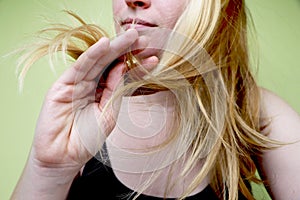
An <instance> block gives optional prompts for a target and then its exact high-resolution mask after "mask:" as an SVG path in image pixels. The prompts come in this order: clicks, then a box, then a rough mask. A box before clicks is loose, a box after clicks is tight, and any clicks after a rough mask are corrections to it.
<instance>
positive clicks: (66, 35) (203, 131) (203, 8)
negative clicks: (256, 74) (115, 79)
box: [19, 0, 276, 200]
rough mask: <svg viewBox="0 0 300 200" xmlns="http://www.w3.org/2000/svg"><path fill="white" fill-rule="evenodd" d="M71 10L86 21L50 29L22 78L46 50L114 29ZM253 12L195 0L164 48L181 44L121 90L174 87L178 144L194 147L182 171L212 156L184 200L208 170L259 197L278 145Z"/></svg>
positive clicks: (230, 187) (80, 43)
mask: <svg viewBox="0 0 300 200" xmlns="http://www.w3.org/2000/svg"><path fill="white" fill-rule="evenodd" d="M68 13H69V14H71V15H72V16H73V17H75V18H76V19H77V20H78V21H79V22H80V23H81V25H80V26H79V27H76V28H73V27H69V26H65V25H59V26H56V27H54V28H49V29H46V30H45V31H43V32H51V31H53V32H56V33H57V34H56V36H55V37H54V38H51V39H49V40H46V41H45V42H44V43H41V44H39V45H38V46H37V47H36V48H35V49H34V50H33V51H32V52H29V54H28V55H30V56H26V58H25V60H26V61H25V64H24V65H25V67H24V68H23V70H22V71H21V73H20V76H19V77H20V80H22V79H23V78H24V76H25V74H26V72H27V70H28V69H29V67H30V65H31V64H32V63H34V62H35V61H36V60H37V59H39V58H40V57H42V56H44V55H46V54H49V53H54V52H57V51H63V52H66V53H67V54H68V55H70V56H71V57H73V58H74V59H77V58H78V57H79V56H80V55H81V54H82V53H83V52H84V51H85V50H86V49H87V48H88V47H90V46H91V45H93V44H94V43H96V42H97V41H98V40H99V39H100V38H101V37H103V36H108V35H107V34H106V33H105V31H103V30H102V29H101V28H100V27H99V26H97V25H93V24H87V23H85V22H84V21H83V20H82V19H81V18H80V17H78V16H77V15H75V14H74V13H72V12H68ZM248 19H249V18H247V14H246V7H245V3H244V1H243V0H190V1H189V4H188V6H187V8H186V9H185V11H184V13H183V14H182V16H181V18H180V19H179V20H178V22H177V24H176V25H175V27H174V29H173V32H172V33H171V34H170V37H169V40H168V42H167V44H166V47H165V48H166V49H172V50H174V51H173V52H170V51H165V52H163V54H162V56H161V60H160V64H159V66H158V67H157V68H156V69H154V70H153V71H152V72H149V73H147V75H146V76H145V78H142V79H138V80H136V81H132V82H130V83H128V84H127V85H126V86H124V87H122V88H120V89H119V92H117V93H116V96H117V95H121V94H124V93H126V92H127V93H128V91H133V90H136V89H140V88H146V89H151V90H156V91H159V90H166V89H168V90H171V91H172V92H173V93H174V95H175V97H176V102H177V116H178V117H179V119H178V120H179V129H178V131H177V132H176V133H175V134H177V136H176V137H174V138H180V140H181V142H180V143H179V144H181V145H182V146H179V147H178V148H183V149H184V148H186V145H189V149H191V155H190V156H189V157H188V158H187V160H186V162H185V163H186V164H185V167H184V169H183V174H188V173H189V172H190V171H191V169H193V167H194V166H195V165H196V163H197V162H198V161H199V160H201V159H203V158H205V164H204V166H203V168H202V169H201V170H200V171H199V172H198V174H197V176H196V177H194V179H193V181H192V183H191V184H190V185H189V187H188V188H187V190H186V191H185V192H184V193H183V194H182V196H181V197H180V198H179V199H184V198H186V197H187V196H188V195H189V194H191V193H192V192H193V190H195V189H196V187H197V186H198V185H199V184H200V183H201V182H202V181H203V180H204V178H205V177H206V176H210V184H211V186H212V188H213V189H214V191H215V192H216V193H217V195H218V196H219V198H220V199H222V198H223V199H232V200H235V199H238V192H239V191H240V192H241V193H242V194H243V195H244V196H245V197H246V198H247V199H254V197H253V195H252V194H251V192H250V191H249V189H248V187H247V186H246V184H245V183H246V182H251V181H254V182H260V180H259V179H258V178H257V177H256V175H255V173H256V166H255V162H254V160H253V157H254V156H259V155H260V153H261V152H262V151H263V150H266V149H270V148H271V147H272V146H274V144H276V143H275V142H274V141H271V140H269V139H268V138H267V137H266V136H264V135H262V134H261V133H260V131H261V130H260V129H261V126H260V120H261V119H260V112H261V107H260V91H259V88H258V86H257V84H256V82H255V80H254V78H253V75H252V73H251V70H250V67H249V55H248V47H247V43H248V40H247V32H248V28H247V21H248ZM178 36H180V38H181V39H179V40H178ZM182 36H184V37H182ZM182 38H183V39H182ZM175 39H176V43H175V42H174V40H175ZM174 52H175V53H174ZM113 98H114V97H113ZM113 98H112V100H111V101H110V102H109V103H111V102H112V101H113ZM181 135H184V137H180V136H181ZM169 142H170V141H169Z"/></svg>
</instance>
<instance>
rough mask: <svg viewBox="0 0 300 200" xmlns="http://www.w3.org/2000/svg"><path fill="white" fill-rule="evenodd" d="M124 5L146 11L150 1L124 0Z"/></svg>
mask: <svg viewBox="0 0 300 200" xmlns="http://www.w3.org/2000/svg"><path fill="white" fill-rule="evenodd" d="M125 1H126V4H127V5H128V6H129V7H131V8H133V9H137V8H142V9H147V8H149V7H150V6H151V0H125Z"/></svg>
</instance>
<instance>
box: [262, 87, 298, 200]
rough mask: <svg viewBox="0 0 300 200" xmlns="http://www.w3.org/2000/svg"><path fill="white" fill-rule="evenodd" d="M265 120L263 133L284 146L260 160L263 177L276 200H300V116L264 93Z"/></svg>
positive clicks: (271, 94)
mask: <svg viewBox="0 0 300 200" xmlns="http://www.w3.org/2000/svg"><path fill="white" fill-rule="evenodd" d="M262 104H263V105H262V107H263V109H264V114H263V116H262V117H266V118H268V119H270V120H271V121H270V125H269V127H267V128H266V130H264V133H265V134H269V135H268V137H269V138H271V139H275V140H278V141H280V142H285V143H293V144H288V145H284V146H282V147H280V148H278V149H274V150H270V151H266V152H264V153H263V155H262V157H261V158H260V159H259V163H258V167H259V169H258V170H259V171H260V173H261V176H262V177H263V178H264V179H265V180H267V185H266V187H267V190H268V191H269V193H270V195H271V197H272V199H275V200H285V199H289V200H298V199H300V116H299V114H298V113H297V112H295V111H294V110H293V109H292V108H291V107H290V106H289V105H287V103H285V102H284V101H283V100H282V99H280V98H279V97H278V96H276V95H274V94H273V93H271V92H269V91H267V90H262Z"/></svg>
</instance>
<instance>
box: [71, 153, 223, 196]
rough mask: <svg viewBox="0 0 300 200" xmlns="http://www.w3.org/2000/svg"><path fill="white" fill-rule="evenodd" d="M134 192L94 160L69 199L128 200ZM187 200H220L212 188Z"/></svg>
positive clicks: (75, 185)
mask: <svg viewBox="0 0 300 200" xmlns="http://www.w3.org/2000/svg"><path fill="white" fill-rule="evenodd" d="M132 192H133V191H132V190H131V189H129V188H127V187H126V186H125V185H123V184H122V183H121V182H120V181H119V180H118V178H117V177H116V176H115V174H114V172H113V170H112V169H111V168H110V167H108V166H106V165H104V164H102V162H100V161H98V160H97V159H95V158H93V159H91V160H90V161H89V162H88V163H87V164H86V166H85V168H84V170H83V173H82V175H81V176H78V177H76V178H75V180H74V182H73V184H72V186H71V189H70V192H69V195H68V198H67V199H68V200H74V199H97V200H99V199H100V200H117V199H118V200H119V199H124V200H127V199H128V197H129V195H131V194H132ZM132 197H134V195H133V196H131V198H129V199H132ZM138 199H139V200H160V199H162V198H158V197H153V196H147V195H143V194H142V195H140V196H139V197H138ZM186 199H187V200H196V199H197V200H198V199H209V200H218V198H217V195H216V194H215V193H214V191H213V190H212V188H211V187H210V186H207V187H206V188H205V189H204V190H203V191H201V192H200V193H197V194H195V195H193V196H189V197H188V198H186Z"/></svg>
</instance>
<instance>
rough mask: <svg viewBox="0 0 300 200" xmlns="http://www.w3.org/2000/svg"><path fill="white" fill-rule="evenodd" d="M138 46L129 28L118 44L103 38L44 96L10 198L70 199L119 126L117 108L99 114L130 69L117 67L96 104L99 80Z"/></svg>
mask: <svg viewBox="0 0 300 200" xmlns="http://www.w3.org/2000/svg"><path fill="white" fill-rule="evenodd" d="M139 42H140V39H139V37H138V33H137V31H136V30H128V31H126V32H125V33H123V34H122V35H120V36H118V37H117V38H115V39H114V40H113V41H109V39H107V38H102V39H100V40H99V41H98V42H97V43H96V44H94V45H93V46H92V47H91V48H89V49H88V50H87V51H86V52H85V53H83V54H82V55H81V56H80V57H79V58H78V60H77V61H76V62H75V63H74V65H73V66H72V67H71V68H69V69H67V70H66V72H64V73H63V74H62V76H61V77H60V78H59V79H58V80H57V81H56V82H55V83H54V85H53V86H52V88H51V89H50V90H49V92H48V93H47V96H46V98H45V101H44V104H43V107H42V110H41V113H40V116H39V119H38V122H37V126H36V131H35V137H34V141H33V145H32V148H31V152H30V155H29V157H28V161H27V163H26V166H25V168H24V171H23V174H22V176H21V177H20V180H19V182H18V184H17V186H16V188H15V190H14V192H13V194H12V197H11V199H30V200H33V199H39V200H47V199H49V200H53V199H65V198H66V196H67V194H68V191H69V188H70V186H71V183H72V181H73V179H74V177H75V176H76V174H77V173H78V172H79V171H80V169H81V167H82V166H83V165H84V164H85V163H86V162H87V161H88V160H89V159H90V158H91V157H92V156H93V155H95V153H96V152H97V151H98V150H99V149H98V148H99V147H100V146H102V144H103V142H104V140H105V137H106V136H107V134H109V133H110V131H111V130H112V128H113V127H114V125H115V124H114V123H115V117H116V115H117V114H118V110H115V109H112V108H111V109H108V110H107V113H105V118H101V119H100V118H99V116H100V115H101V110H102V108H103V107H104V106H105V104H106V102H107V101H108V100H109V99H110V98H111V95H112V93H113V91H114V90H115V88H116V87H117V85H118V84H119V82H120V81H121V79H122V76H123V73H124V71H125V67H126V66H125V64H124V63H123V62H120V63H117V64H116V65H115V66H113V68H112V69H111V70H110V72H109V74H108V76H107V78H106V80H105V82H103V83H102V84H101V86H102V87H103V88H101V89H102V91H103V92H102V95H101V96H99V97H98V96H97V100H96V101H95V91H96V87H97V82H96V80H97V77H98V76H101V72H102V71H103V70H104V69H105V66H107V65H109V64H110V63H111V62H113V61H114V60H116V59H117V58H118V57H119V56H120V55H121V54H122V53H124V52H125V51H126V50H127V49H128V48H129V47H130V46H132V45H134V44H136V43H139ZM141 62H142V64H146V65H148V67H149V68H151V67H152V66H156V65H157V62H158V59H157V58H156V57H149V58H146V59H144V60H143V61H141ZM101 80H102V79H101ZM98 123H99V124H98ZM99 126H101V127H99ZM100 128H102V132H99V130H100Z"/></svg>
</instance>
